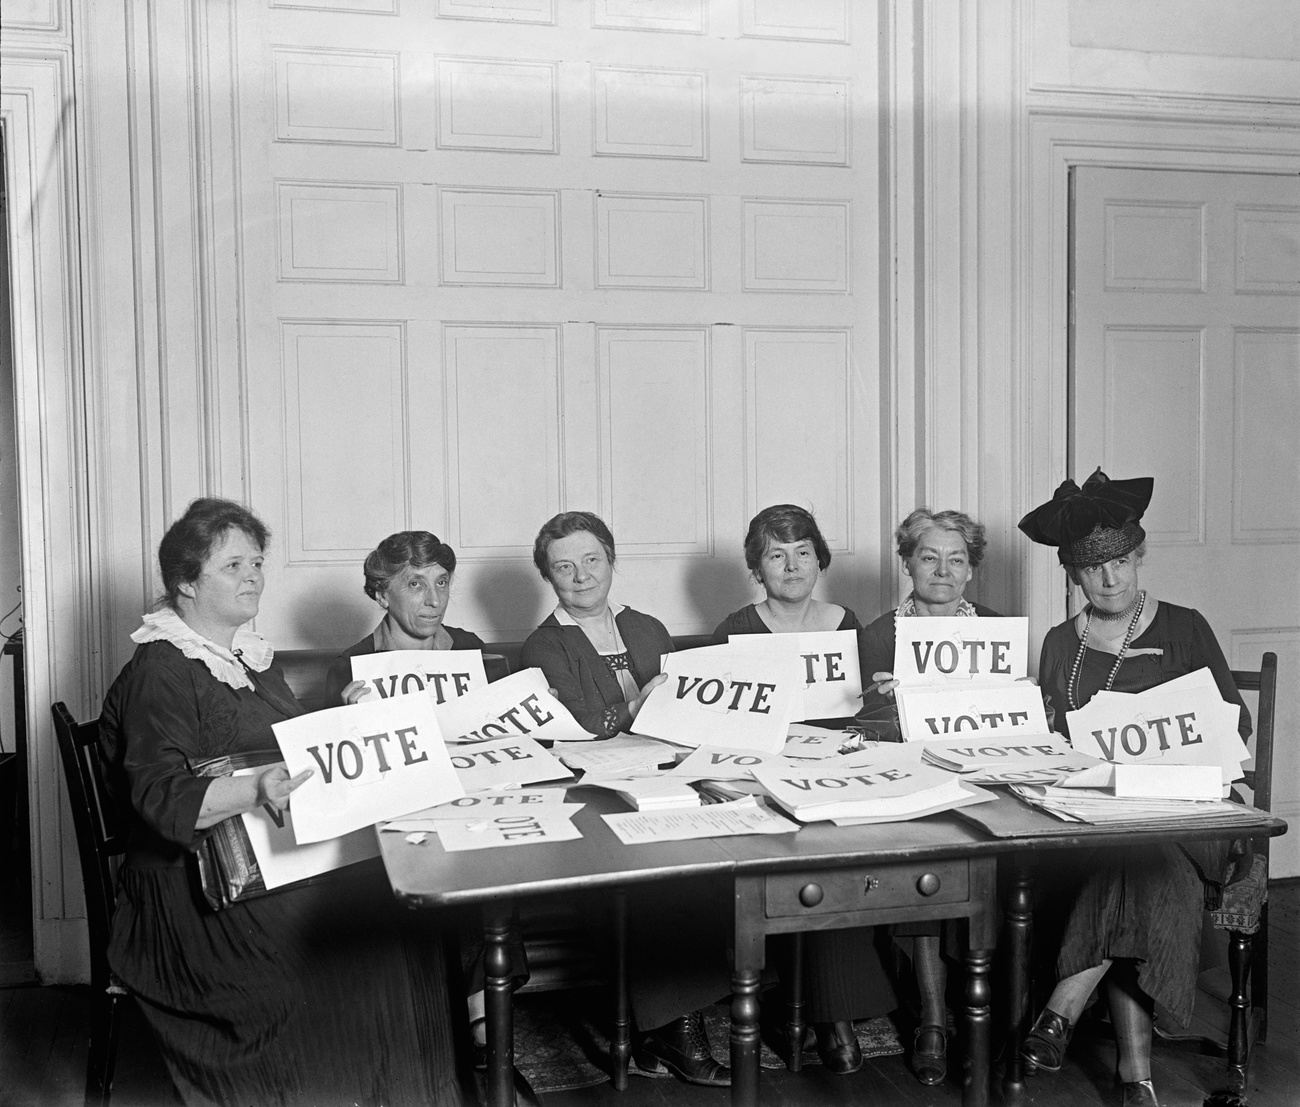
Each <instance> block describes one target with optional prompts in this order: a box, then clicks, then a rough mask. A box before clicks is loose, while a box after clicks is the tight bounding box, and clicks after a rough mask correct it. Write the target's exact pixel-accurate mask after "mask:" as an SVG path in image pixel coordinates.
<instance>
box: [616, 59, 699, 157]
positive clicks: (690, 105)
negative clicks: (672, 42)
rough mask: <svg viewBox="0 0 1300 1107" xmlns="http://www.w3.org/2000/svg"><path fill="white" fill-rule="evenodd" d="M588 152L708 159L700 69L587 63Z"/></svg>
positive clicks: (629, 155)
mask: <svg viewBox="0 0 1300 1107" xmlns="http://www.w3.org/2000/svg"><path fill="white" fill-rule="evenodd" d="M591 111H592V152H593V153H594V154H596V155H599V156H602V157H632V158H681V159H685V160H688V161H705V160H707V158H708V75H707V74H706V73H705V72H704V71H703V70H670V69H633V68H629V67H627V66H618V65H594V66H592V67H591Z"/></svg>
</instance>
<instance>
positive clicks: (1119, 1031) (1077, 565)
mask: <svg viewBox="0 0 1300 1107" xmlns="http://www.w3.org/2000/svg"><path fill="white" fill-rule="evenodd" d="M1153 484H1154V481H1153V480H1152V479H1151V478H1150V477H1141V478H1137V479H1134V480H1115V481H1112V480H1110V479H1108V478H1107V476H1106V475H1105V474H1104V473H1103V472H1102V471H1101V470H1100V469H1098V470H1097V471H1096V472H1095V473H1093V475H1092V476H1090V477H1089V478H1088V479H1087V480H1086V481H1085V482H1084V485H1083V487H1082V488H1080V487H1079V486H1078V485H1076V484H1075V483H1074V481H1071V480H1067V481H1065V482H1064V483H1063V484H1062V485H1061V486H1060V487H1059V488H1057V490H1056V494H1055V495H1054V496H1053V497H1052V499H1051V500H1050V501H1048V502H1047V503H1045V504H1043V505H1041V506H1040V507H1037V508H1035V509H1034V510H1033V511H1031V512H1030V513H1029V514H1028V515H1026V516H1025V517H1024V518H1023V519H1022V520H1021V521H1020V529H1021V530H1022V531H1024V532H1025V534H1027V535H1028V536H1029V537H1030V538H1031V539H1033V540H1034V541H1035V542H1040V543H1043V544H1044V545H1049V546H1056V547H1057V555H1058V557H1059V558H1060V561H1061V564H1062V565H1063V566H1064V567H1065V571H1066V572H1067V573H1068V574H1069V576H1070V579H1071V580H1072V581H1073V582H1074V583H1075V584H1076V585H1078V586H1079V588H1080V589H1082V591H1083V594H1084V596H1085V597H1086V599H1087V601H1088V603H1087V606H1086V607H1085V608H1084V609H1083V610H1082V611H1081V612H1080V613H1079V614H1078V615H1076V616H1075V617H1074V618H1072V619H1069V620H1067V621H1066V622H1064V623H1061V624H1060V625H1059V626H1056V627H1053V628H1052V629H1051V630H1050V631H1048V633H1047V637H1046V638H1045V639H1044V640H1043V651H1042V657H1041V660H1040V662H1039V673H1038V679H1039V683H1040V684H1041V685H1042V688H1043V692H1044V694H1045V695H1046V696H1047V698H1048V700H1049V702H1050V703H1051V705H1052V707H1053V708H1055V715H1056V727H1057V729H1058V730H1060V731H1062V732H1063V733H1066V735H1067V737H1068V730H1067V728H1066V721H1065V720H1066V712H1067V711H1073V710H1076V709H1078V708H1080V707H1082V706H1083V705H1084V704H1086V703H1087V702H1088V701H1089V700H1090V699H1092V697H1093V696H1094V695H1095V694H1096V693H1097V692H1099V691H1103V690H1114V691H1117V692H1141V691H1144V690H1145V689H1147V688H1152V687H1154V686H1156V685H1158V684H1163V683H1165V682H1166V681H1169V680H1173V679H1174V678H1175V677H1179V676H1182V675H1184V674H1185V673H1190V672H1194V671H1195V670H1197V669H1201V668H1206V667H1208V668H1209V669H1210V671H1211V672H1212V673H1213V674H1214V679H1215V683H1216V684H1217V685H1218V688H1219V693H1220V694H1221V695H1222V696H1223V698H1224V699H1225V700H1227V701H1229V702H1232V703H1236V704H1241V696H1240V695H1239V694H1238V692H1237V689H1236V686H1235V685H1234V684H1233V681H1232V674H1231V672H1230V671H1229V669H1228V664H1227V661H1226V660H1225V659H1224V656H1223V651H1222V650H1221V649H1220V648H1219V644H1218V642H1217V641H1216V639H1215V637H1214V632H1213V631H1212V630H1211V629H1210V625H1209V623H1207V622H1206V621H1205V618H1204V616H1202V615H1201V614H1200V612H1198V611H1194V610H1193V609H1191V608H1187V607H1178V606H1177V605H1175V604H1171V603H1168V602H1166V601H1164V600H1157V599H1156V598H1155V597H1154V596H1152V595H1151V594H1150V593H1149V592H1147V591H1145V590H1143V589H1141V588H1139V587H1138V568H1139V566H1140V565H1141V564H1142V558H1143V555H1144V553H1145V550H1146V541H1145V540H1146V532H1145V531H1143V529H1142V527H1141V525H1140V520H1141V518H1142V515H1143V513H1144V512H1145V511H1146V508H1147V504H1148V503H1149V502H1150V500H1151V490H1152V486H1153ZM1240 730H1241V733H1242V736H1243V737H1245V736H1247V735H1249V733H1250V717H1249V715H1248V714H1247V712H1246V708H1245V706H1244V705H1243V706H1242V707H1241V725H1240ZM1221 849H1222V847H1221V846H1220V847H1217V849H1216V846H1215V845H1214V844H1212V843H1209V844H1200V843H1191V844H1188V845H1187V846H1185V847H1184V846H1180V845H1174V844H1170V845H1159V846H1144V847H1140V848H1133V849H1122V850H1104V851H1103V850H1098V851H1096V852H1095V853H1093V854H1091V855H1089V856H1088V857H1087V858H1086V859H1083V863H1082V879H1081V880H1080V882H1079V883H1078V886H1077V888H1076V889H1075V894H1074V897H1073V901H1072V904H1071V906H1070V908H1069V914H1068V919H1067V922H1066V928H1065V935H1064V939H1063V941H1062V945H1061V950H1060V953H1059V954H1058V956H1057V964H1056V968H1057V975H1058V977H1059V982H1058V983H1057V985H1056V987H1055V989H1054V990H1053V992H1052V994H1051V997H1050V998H1049V999H1048V1001H1047V1006H1046V1007H1045V1008H1044V1010H1043V1012H1042V1014H1041V1015H1039V1017H1038V1021H1037V1022H1036V1023H1035V1024H1034V1028H1033V1030H1031V1031H1030V1033H1029V1035H1028V1036H1027V1038H1026V1040H1025V1044H1024V1048H1023V1050H1022V1053H1023V1056H1024V1059H1025V1061H1026V1063H1027V1064H1028V1066H1029V1071H1030V1072H1031V1073H1033V1072H1034V1071H1036V1070H1043V1071H1047V1072H1056V1071H1057V1070H1058V1069H1059V1068H1060V1067H1061V1061H1062V1057H1063V1055H1064V1053H1065V1048H1066V1045H1067V1044H1068V1042H1069V1040H1070V1034H1071V1032H1072V1031H1073V1029H1074V1025H1075V1023H1076V1022H1077V1020H1078V1018H1079V1015H1080V1014H1081V1013H1082V1012H1083V1009H1084V1006H1085V1005H1086V1004H1087V1002H1088V997H1089V996H1090V995H1091V994H1092V992H1093V990H1094V989H1095V988H1097V987H1098V986H1099V985H1101V984H1102V983H1103V981H1104V983H1105V985H1106V994H1107V998H1108V1000H1109V1003H1110V1015H1111V1022H1112V1025H1113V1026H1114V1029H1115V1041H1116V1045H1117V1047H1118V1052H1119V1057H1118V1063H1117V1075H1118V1078H1119V1080H1120V1081H1121V1083H1122V1086H1123V1103H1124V1107H1155V1105H1157V1104H1158V1100H1157V1099H1156V1094H1155V1090H1154V1088H1153V1087H1152V1085H1151V1032H1152V1012H1153V1010H1154V1008H1155V1005H1157V1004H1159V1005H1160V1007H1161V1009H1162V1010H1163V1011H1167V1012H1168V1013H1169V1014H1170V1015H1171V1016H1172V1017H1173V1018H1174V1019H1176V1020H1177V1021H1178V1022H1180V1023H1181V1024H1182V1025H1183V1026H1186V1025H1187V1024H1188V1022H1189V1021H1190V1019H1191V1014H1192V1002H1193V997H1194V996H1195V992H1196V975H1197V968H1198V958H1199V953H1200V932H1201V916H1202V904H1203V898H1202V885H1201V879H1200V876H1199V875H1198V872H1197V865H1199V866H1200V869H1201V871H1202V872H1206V873H1213V872H1216V871H1222V863H1221V857H1217V856H1212V855H1213V854H1216V853H1218V852H1220V851H1221ZM1193 858H1195V863H1193ZM1216 860H1217V861H1219V863H1218V864H1216V863H1215V862H1216Z"/></svg>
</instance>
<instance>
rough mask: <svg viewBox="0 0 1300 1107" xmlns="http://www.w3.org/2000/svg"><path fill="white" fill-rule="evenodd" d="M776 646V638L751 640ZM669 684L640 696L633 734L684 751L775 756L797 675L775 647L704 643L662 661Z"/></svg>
mask: <svg viewBox="0 0 1300 1107" xmlns="http://www.w3.org/2000/svg"><path fill="white" fill-rule="evenodd" d="M753 637H755V638H760V639H763V640H765V641H768V642H777V640H778V639H779V638H781V637H782V636H781V635H778V634H763V635H753ZM664 672H665V673H666V674H667V675H668V679H667V681H665V682H664V683H663V684H661V685H659V687H657V688H656V689H655V690H654V691H653V692H651V693H650V695H649V696H648V697H646V700H645V702H644V703H643V704H642V705H641V711H640V713H639V714H638V715H637V717H636V723H635V725H636V731H637V733H638V734H648V735H650V736H651V737H652V738H662V739H664V740H665V741H668V742H676V743H677V744H678V745H682V746H727V747H731V748H735V749H745V750H762V751H765V752H767V753H778V752H780V750H781V749H782V747H784V746H785V737H786V729H787V728H788V727H789V725H790V721H791V713H792V712H793V710H794V707H795V704H796V702H797V700H798V698H799V697H800V696H801V695H802V691H803V686H804V679H803V673H802V671H801V670H800V668H799V666H798V664H797V663H796V659H795V656H794V655H793V654H792V653H790V652H789V651H788V650H786V649H785V648H784V647H783V646H781V645H780V644H779V643H777V644H776V645H774V646H772V648H770V649H768V650H764V649H761V648H757V649H751V648H749V647H748V646H746V648H744V649H743V650H737V649H733V648H732V646H731V645H730V644H728V645H725V646H704V647H702V648H700V649H698V650H682V651H681V652H679V653H670V654H668V655H667V656H666V657H665V658H664Z"/></svg>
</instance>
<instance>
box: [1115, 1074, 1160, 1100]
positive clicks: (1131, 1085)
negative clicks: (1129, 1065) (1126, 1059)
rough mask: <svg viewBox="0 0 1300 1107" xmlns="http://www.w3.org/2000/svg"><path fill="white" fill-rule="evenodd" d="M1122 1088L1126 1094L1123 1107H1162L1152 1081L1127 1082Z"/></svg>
mask: <svg viewBox="0 0 1300 1107" xmlns="http://www.w3.org/2000/svg"><path fill="white" fill-rule="evenodd" d="M1120 1087H1121V1088H1122V1089H1123V1092H1124V1097H1123V1099H1122V1100H1121V1101H1120V1102H1121V1107H1160V1100H1158V1099H1157V1098H1156V1089H1155V1086H1154V1085H1153V1084H1152V1083H1151V1081H1150V1080H1125V1081H1124V1082H1123V1083H1122V1084H1121V1085H1120Z"/></svg>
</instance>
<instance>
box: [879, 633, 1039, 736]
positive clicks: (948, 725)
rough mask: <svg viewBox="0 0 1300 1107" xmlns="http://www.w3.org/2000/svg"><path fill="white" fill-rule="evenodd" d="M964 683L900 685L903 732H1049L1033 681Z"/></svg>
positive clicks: (986, 733) (976, 733)
mask: <svg viewBox="0 0 1300 1107" xmlns="http://www.w3.org/2000/svg"><path fill="white" fill-rule="evenodd" d="M989 621H990V622H993V621H997V622H1002V621H1003V620H1001V619H999V620H989ZM965 683H967V685H968V686H967V687H965V688H962V687H953V686H947V687H943V688H933V687H915V688H899V689H898V690H897V692H896V693H895V697H896V699H897V701H898V721H899V729H900V730H902V732H903V737H904V738H906V739H907V740H908V741H909V742H912V741H917V740H924V739H929V738H946V737H949V736H952V735H958V734H968V735H979V736H980V737H995V736H996V737H999V738H1002V737H1015V736H1016V735H1017V734H1026V735H1029V734H1046V733H1047V731H1048V726H1047V712H1046V710H1045V709H1044V707H1043V696H1042V693H1041V692H1040V691H1039V689H1038V687H1037V685H1034V684H1030V683H1029V682H1028V681H1012V682H1010V683H1001V684H989V683H986V682H983V681H981V682H980V683H979V684H978V685H976V684H974V683H973V682H965Z"/></svg>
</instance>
